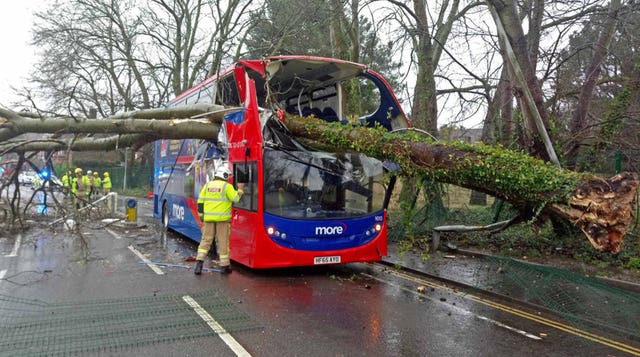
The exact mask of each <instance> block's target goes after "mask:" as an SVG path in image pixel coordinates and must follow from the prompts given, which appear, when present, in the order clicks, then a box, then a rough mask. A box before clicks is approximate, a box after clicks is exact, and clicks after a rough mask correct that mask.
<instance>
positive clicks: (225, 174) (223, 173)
mask: <svg viewBox="0 0 640 357" xmlns="http://www.w3.org/2000/svg"><path fill="white" fill-rule="evenodd" d="M230 175H231V170H229V167H227V166H226V165H222V166H220V167H218V168H217V169H216V172H215V174H214V176H215V177H218V178H221V179H223V180H226V179H228V178H229V176H230Z"/></svg>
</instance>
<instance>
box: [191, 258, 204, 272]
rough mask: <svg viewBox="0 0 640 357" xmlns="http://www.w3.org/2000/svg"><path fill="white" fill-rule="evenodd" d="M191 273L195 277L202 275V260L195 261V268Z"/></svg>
mask: <svg viewBox="0 0 640 357" xmlns="http://www.w3.org/2000/svg"><path fill="white" fill-rule="evenodd" d="M193 273H194V274H195V275H200V274H202V260H197V261H196V267H195V268H194V269H193Z"/></svg>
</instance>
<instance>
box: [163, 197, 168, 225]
mask: <svg viewBox="0 0 640 357" xmlns="http://www.w3.org/2000/svg"><path fill="white" fill-rule="evenodd" d="M162 227H163V228H164V229H165V230H167V229H169V209H167V204H166V203H165V204H163V205H162Z"/></svg>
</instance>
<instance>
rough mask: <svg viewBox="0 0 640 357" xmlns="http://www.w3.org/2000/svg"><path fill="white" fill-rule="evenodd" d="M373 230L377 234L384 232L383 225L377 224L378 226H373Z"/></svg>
mask: <svg viewBox="0 0 640 357" xmlns="http://www.w3.org/2000/svg"><path fill="white" fill-rule="evenodd" d="M373 229H375V231H376V232H380V231H381V230H382V224H380V223H376V225H375V226H373Z"/></svg>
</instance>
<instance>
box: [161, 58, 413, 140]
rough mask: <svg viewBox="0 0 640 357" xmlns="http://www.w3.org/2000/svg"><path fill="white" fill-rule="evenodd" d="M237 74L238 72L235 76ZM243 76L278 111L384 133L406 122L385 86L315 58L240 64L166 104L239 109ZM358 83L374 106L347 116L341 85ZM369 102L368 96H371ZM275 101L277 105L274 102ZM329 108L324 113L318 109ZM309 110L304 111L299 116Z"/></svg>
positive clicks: (368, 72)
mask: <svg viewBox="0 0 640 357" xmlns="http://www.w3.org/2000/svg"><path fill="white" fill-rule="evenodd" d="M239 69H242V70H241V71H239ZM242 74H246V75H247V76H248V77H249V78H250V79H251V80H253V81H254V82H255V88H256V97H257V98H256V99H257V100H258V105H259V106H260V107H264V108H270V109H275V108H274V104H276V106H278V107H280V108H281V109H283V110H285V111H287V112H289V113H291V114H298V115H301V116H305V115H310V114H314V115H315V116H316V117H318V118H320V119H325V120H327V121H343V120H346V119H347V118H348V117H352V118H351V119H353V117H356V120H358V121H359V122H360V123H362V124H366V125H368V126H375V125H381V126H383V127H385V128H386V129H388V130H396V129H401V128H407V127H408V126H409V125H410V124H409V120H408V118H407V116H406V114H405V113H404V111H403V109H402V107H401V105H400V103H399V101H398V99H397V97H396V96H395V94H394V93H393V90H392V89H391V87H390V86H389V84H388V82H387V81H386V80H385V79H384V78H383V77H382V76H381V75H380V74H378V73H377V72H375V71H374V70H372V69H370V68H368V66H366V65H364V64H360V63H355V62H349V61H345V60H339V59H335V58H326V57H316V56H271V57H265V58H262V59H256V60H240V61H238V62H236V63H234V64H232V65H231V66H229V67H228V68H227V69H225V70H223V71H221V72H220V73H218V74H216V75H214V76H211V77H209V78H207V79H206V80H204V81H203V82H201V83H199V84H198V85H196V86H194V87H193V88H191V89H189V90H187V91H185V92H184V93H182V94H180V95H179V96H177V97H176V98H175V99H173V100H172V101H171V102H170V103H169V104H170V105H189V104H193V103H203V102H204V103H207V102H208V103H211V102H213V103H214V104H219V105H222V106H227V107H229V106H242V104H243V98H242V97H243V90H244V88H240V87H239V86H241V85H242V81H241V80H239V79H238V78H236V77H237V76H240V75H242ZM354 78H359V79H361V80H367V81H369V82H372V83H373V86H369V88H370V89H371V90H373V91H376V92H377V93H378V94H379V97H378V100H379V102H378V103H375V106H376V107H375V108H373V109H372V110H373V111H371V112H368V113H348V111H347V110H346V108H345V105H344V102H346V99H345V98H344V97H345V95H346V91H345V90H344V89H343V88H342V83H343V82H344V81H348V80H352V79H354ZM369 97H371V96H370V95H369ZM274 101H275V102H277V103H274ZM321 106H322V107H324V108H330V109H328V110H327V111H326V112H325V113H322V112H321V109H324V108H322V107H321ZM304 109H307V112H303V110H304Z"/></svg>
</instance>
